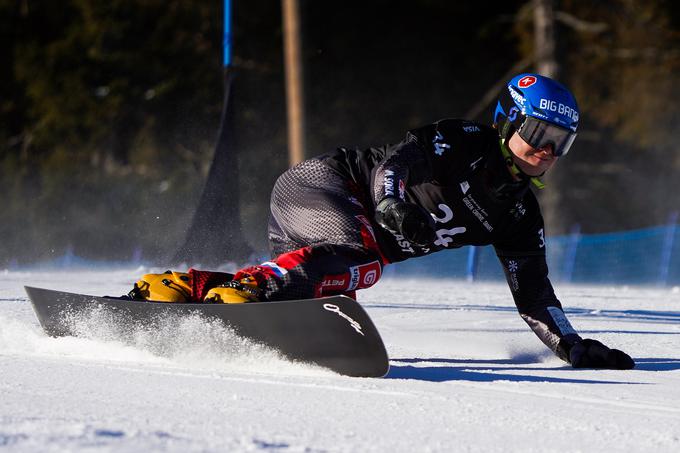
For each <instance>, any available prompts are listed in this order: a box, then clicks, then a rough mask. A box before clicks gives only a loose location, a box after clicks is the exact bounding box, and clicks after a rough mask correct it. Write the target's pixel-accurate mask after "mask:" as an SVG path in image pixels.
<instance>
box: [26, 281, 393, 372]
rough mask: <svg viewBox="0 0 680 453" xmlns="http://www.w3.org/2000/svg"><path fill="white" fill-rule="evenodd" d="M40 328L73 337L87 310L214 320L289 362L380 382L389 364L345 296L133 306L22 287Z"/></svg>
mask: <svg viewBox="0 0 680 453" xmlns="http://www.w3.org/2000/svg"><path fill="white" fill-rule="evenodd" d="M25 288H26V293H27V294H28V297H29V298H30V299H31V302H32V304H33V309H34V310H35V314H36V315H37V317H38V321H39V322H40V325H41V326H42V328H43V329H44V330H45V332H46V333H47V334H48V335H50V336H69V335H72V336H77V334H78V332H77V331H76V330H75V329H74V327H73V324H72V323H70V322H69V321H68V319H73V315H76V316H77V315H82V314H84V315H86V314H87V313H88V312H91V311H92V309H93V308H96V309H97V310H106V311H107V312H110V313H111V314H113V315H115V317H116V319H117V320H118V319H120V321H121V322H130V323H131V324H133V323H139V322H143V323H145V325H147V326H153V325H154V323H158V322H159V321H162V320H163V319H164V318H168V317H170V316H187V315H200V316H202V317H204V318H206V319H217V320H219V321H221V322H222V323H224V325H225V326H227V327H229V328H231V329H233V330H234V331H235V333H236V334H237V335H239V336H242V337H245V338H248V339H250V340H253V341H255V342H256V343H260V344H264V345H266V346H269V347H271V348H273V349H276V350H278V351H279V352H280V353H282V354H283V355H284V356H286V357H287V358H289V359H292V360H300V361H303V362H307V363H312V364H315V365H320V366H322V367H326V368H329V369H331V370H332V371H335V372H336V373H339V374H343V375H347V376H357V377H382V376H384V375H385V374H387V371H388V370H389V361H388V357H387V352H386V350H385V346H384V345H383V342H382V339H381V338H380V334H379V333H378V331H377V329H376V328H375V325H374V324H373V322H372V321H371V319H370V318H369V316H368V314H367V313H366V312H365V311H364V309H363V308H362V307H361V305H359V303H357V302H356V301H355V300H353V299H351V298H349V297H345V296H332V297H323V298H320V299H306V300H293V301H283V302H259V303H258V302H256V303H246V304H231V305H229V304H199V303H165V302H152V301H134V300H126V299H122V298H116V297H98V296H88V295H84V294H73V293H66V292H61V291H53V290H49V289H40V288H32V287H28V286H27V287H25Z"/></svg>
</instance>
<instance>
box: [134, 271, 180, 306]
mask: <svg viewBox="0 0 680 453" xmlns="http://www.w3.org/2000/svg"><path fill="white" fill-rule="evenodd" d="M128 297H129V298H130V299H133V300H153V301H158V302H189V301H190V299H191V276H190V275H189V274H184V273H181V272H173V271H166V272H165V273H164V274H145V275H143V276H142V278H141V279H140V280H139V281H138V282H137V283H135V286H134V288H132V291H130V292H129V293H128Z"/></svg>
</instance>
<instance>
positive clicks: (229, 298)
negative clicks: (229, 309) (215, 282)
mask: <svg viewBox="0 0 680 453" xmlns="http://www.w3.org/2000/svg"><path fill="white" fill-rule="evenodd" d="M259 292H260V291H259V289H258V287H257V282H256V281H255V279H254V278H253V277H252V276H250V275H247V276H245V277H242V278H240V279H238V280H232V281H229V282H226V283H223V284H222V285H220V286H216V287H214V288H211V289H210V290H209V291H208V293H207V294H206V295H205V298H204V299H203V302H206V303H211V304H242V303H245V302H257V301H258V294H259Z"/></svg>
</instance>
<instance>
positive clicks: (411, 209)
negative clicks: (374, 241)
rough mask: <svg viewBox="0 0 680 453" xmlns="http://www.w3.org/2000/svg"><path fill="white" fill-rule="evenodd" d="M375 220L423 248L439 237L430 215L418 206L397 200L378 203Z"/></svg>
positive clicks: (390, 199) (387, 199) (389, 199)
mask: <svg viewBox="0 0 680 453" xmlns="http://www.w3.org/2000/svg"><path fill="white" fill-rule="evenodd" d="M375 220H376V221H377V222H378V224H380V226H382V227H383V228H385V229H386V230H389V231H392V232H393V233H396V234H401V235H402V236H404V239H406V240H407V241H409V242H411V243H413V244H416V245H419V246H421V247H424V246H427V245H430V244H431V243H432V242H433V241H434V240H435V238H436V237H437V235H436V234H435V226H434V219H433V218H432V216H431V215H430V214H428V213H427V212H426V211H425V210H424V209H423V208H421V207H420V206H418V205H416V204H413V203H408V202H406V201H401V200H399V199H397V198H385V199H384V200H382V201H381V202H380V203H378V206H377V207H376V208H375Z"/></svg>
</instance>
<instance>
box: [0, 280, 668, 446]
mask: <svg viewBox="0 0 680 453" xmlns="http://www.w3.org/2000/svg"><path fill="white" fill-rule="evenodd" d="M141 273H144V272H143V271H142V270H130V271H116V272H113V273H111V272H107V273H104V272H85V273H82V272H81V273H75V272H73V273H52V274H48V273H14V272H10V273H5V274H4V275H3V274H0V448H2V449H3V450H5V451H22V452H24V451H74V450H76V451H81V450H82V451H91V450H97V451H116V452H119V451H182V452H184V451H257V450H274V451H291V452H293V451H295V452H297V451H305V452H306V451H309V452H312V451H484V452H488V451H522V452H525V451H541V452H544V451H561V452H562V451H626V452H629V451H655V452H663V451H668V452H675V451H680V291H678V290H677V289H663V290H662V289H658V290H656V289H642V288H621V287H579V286H573V287H562V288H558V296H559V297H560V299H561V300H562V303H563V304H564V306H565V308H566V311H567V314H568V316H569V317H570V319H571V320H572V324H573V325H574V326H575V327H576V329H577V330H579V331H580V332H581V334H582V335H583V336H587V337H591V338H598V339H600V340H602V341H603V342H605V343H606V344H608V345H610V346H612V347H618V348H620V349H623V350H624V351H626V352H628V353H630V354H631V355H632V356H633V357H634V358H635V359H636V360H637V362H638V366H637V368H636V369H635V370H632V371H594V370H574V369H571V368H569V367H567V366H565V364H563V363H562V362H561V361H560V360H559V359H556V358H554V357H553V356H552V354H551V353H550V352H549V351H547V349H545V347H544V346H543V345H542V344H541V343H540V342H539V341H538V339H537V338H536V337H535V336H534V335H533V333H532V332H531V331H530V330H529V328H528V327H526V326H525V325H524V323H523V321H522V320H521V319H520V318H519V316H518V315H517V313H516V311H515V308H514V306H513V303H512V300H511V298H510V295H509V291H508V289H507V287H505V286H504V285H502V284H480V283H476V284H468V283H464V282H445V281H424V280H418V281H397V280H385V281H381V282H380V283H379V284H378V285H377V286H376V287H374V288H372V289H370V290H367V291H363V292H362V293H361V294H360V301H361V302H362V303H363V304H364V306H365V307H366V308H367V311H368V312H369V314H370V315H371V317H372V318H373V320H374V322H375V324H376V325H377V327H378V329H379V330H380V331H381V333H382V335H383V339H384V341H385V344H386V346H387V349H388V352H389V354H390V357H391V366H392V368H391V371H390V373H389V375H388V376H387V378H383V379H358V378H347V377H342V376H338V375H335V374H332V373H330V372H328V371H326V370H323V369H319V368H314V367H310V366H306V365H299V364H293V363H290V362H287V361H285V360H283V359H281V358H280V357H279V356H278V355H277V354H276V352H275V351H270V350H266V349H264V348H262V347H259V346H257V345H253V344H251V343H249V342H247V341H244V340H242V339H240V338H236V337H234V336H233V335H232V334H231V333H230V332H229V331H227V330H226V329H223V328H222V327H221V326H219V325H214V324H213V325H211V324H208V323H205V322H201V321H197V320H191V319H190V320H187V321H186V323H183V324H181V325H180V326H175V327H174V328H173V329H166V330H163V331H160V332H135V334H134V338H133V339H130V338H125V339H123V338H117V337H116V335H117V333H116V332H115V331H113V330H111V329H107V325H106V322H105V320H99V321H97V322H93V323H91V324H90V325H86V326H83V335H84V336H85V337H86V338H49V337H47V336H45V335H44V334H43V333H42V331H41V330H40V327H39V325H38V323H37V320H36V319H35V316H34V314H33V312H32V309H31V306H30V303H29V302H28V300H27V297H26V295H25V293H24V292H23V288H22V287H23V285H25V284H30V285H32V286H39V287H40V286H42V287H49V288H54V289H60V290H66V291H72V292H83V293H90V294H98V295H103V294H122V293H124V292H126V291H127V290H128V289H129V288H128V287H129V286H130V285H131V283H132V282H133V281H134V280H135V278H136V277H137V276H139V275H140V274H141ZM123 340H125V341H123Z"/></svg>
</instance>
